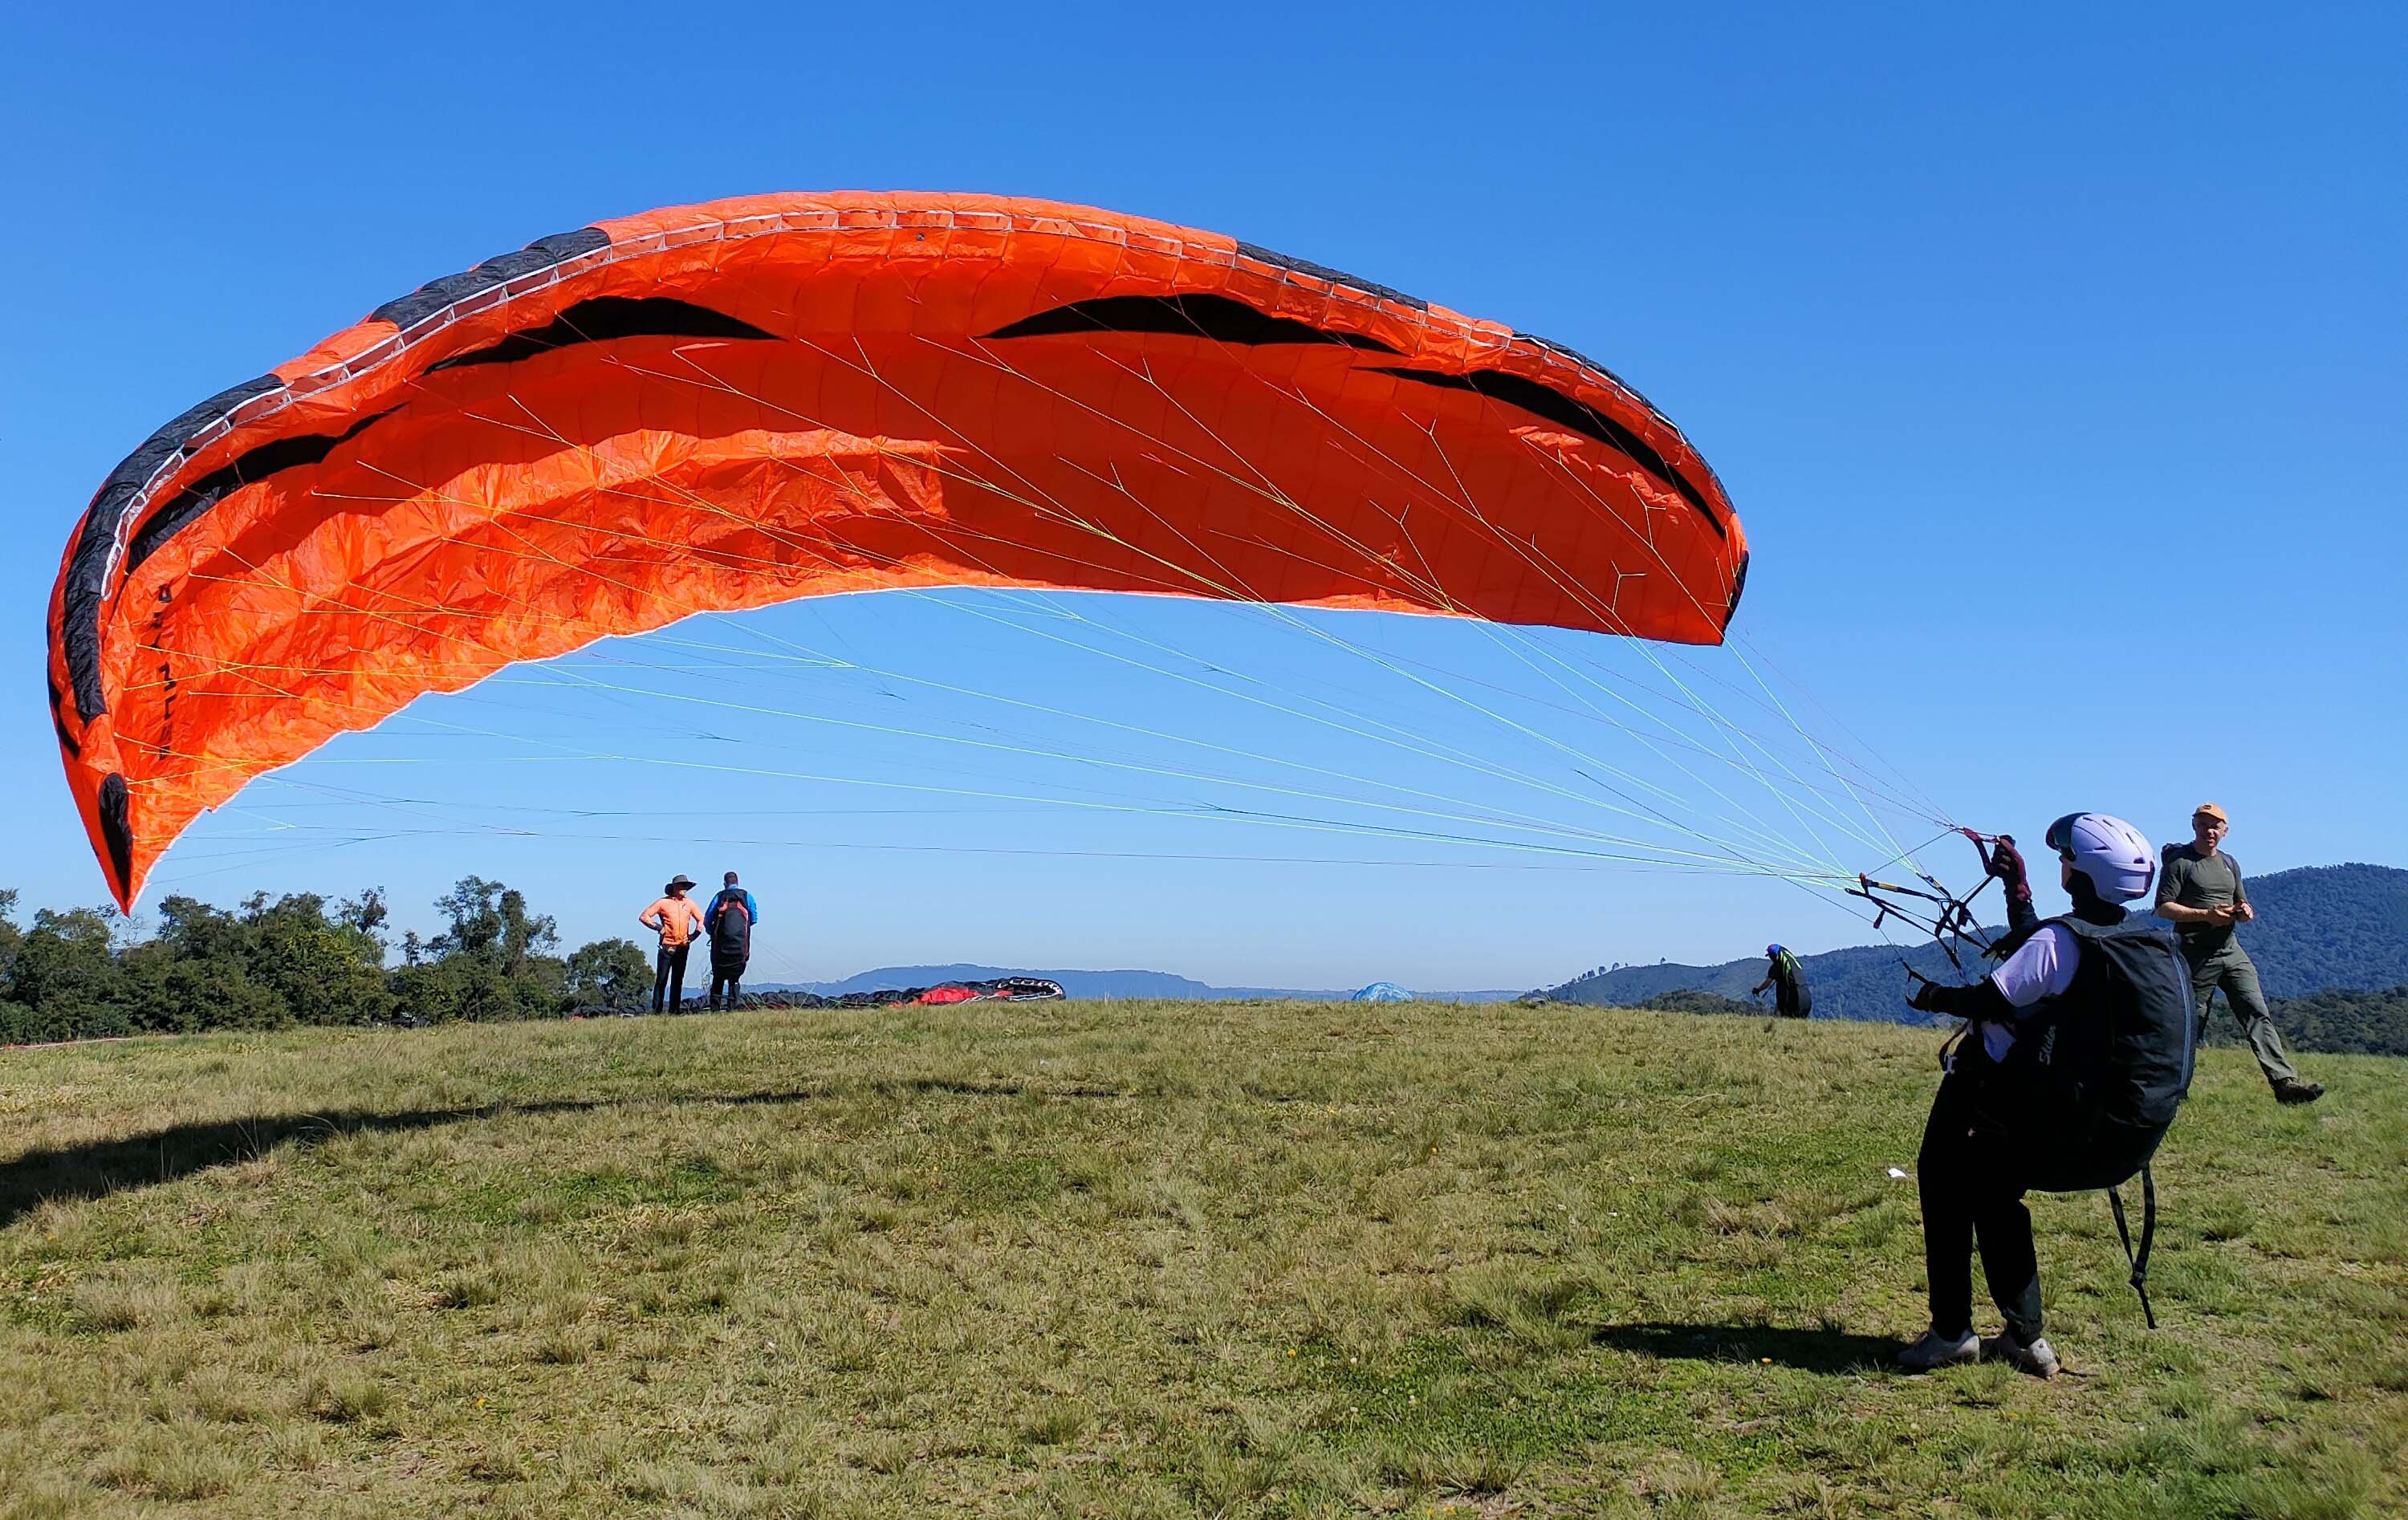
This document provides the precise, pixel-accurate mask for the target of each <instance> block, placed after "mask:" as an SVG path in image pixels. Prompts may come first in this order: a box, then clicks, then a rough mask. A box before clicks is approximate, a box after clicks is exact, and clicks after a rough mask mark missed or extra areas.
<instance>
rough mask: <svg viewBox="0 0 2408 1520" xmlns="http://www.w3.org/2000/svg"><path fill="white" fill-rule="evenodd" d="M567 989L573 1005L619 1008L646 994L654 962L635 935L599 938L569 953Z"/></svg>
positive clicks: (650, 984) (636, 1000)
mask: <svg viewBox="0 0 2408 1520" xmlns="http://www.w3.org/2000/svg"><path fill="white" fill-rule="evenodd" d="M566 972H567V974H566V978H565V984H566V985H565V991H566V997H568V999H569V1002H570V1004H571V1006H573V1007H589V1008H590V1007H598V1008H618V1007H622V1006H624V1005H629V1004H633V1003H636V1002H638V1001H639V1000H641V999H642V998H643V997H644V996H645V995H646V993H648V992H649V991H650V990H651V988H652V963H651V962H649V961H647V960H645V959H644V952H643V950H642V949H641V947H639V946H638V945H637V943H636V942H635V941H634V940H632V939H596V940H595V941H594V942H593V943H591V944H585V945H580V946H578V947H577V948H576V949H575V950H574V951H571V952H570V953H569V956H568V962H567V968H566Z"/></svg>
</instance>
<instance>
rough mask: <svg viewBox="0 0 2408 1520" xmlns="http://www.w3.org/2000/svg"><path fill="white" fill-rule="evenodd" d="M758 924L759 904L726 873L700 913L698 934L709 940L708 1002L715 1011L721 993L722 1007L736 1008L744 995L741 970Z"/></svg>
mask: <svg viewBox="0 0 2408 1520" xmlns="http://www.w3.org/2000/svg"><path fill="white" fill-rule="evenodd" d="M760 922H761V905H760V904H759V903H757V902H755V901H753V894H751V893H750V892H747V891H745V890H744V889H743V888H742V887H740V886H738V885H737V884H736V873H735V872H734V871H729V872H728V873H727V877H726V885H724V886H723V887H721V888H720V889H719V896H715V897H713V898H711V899H710V907H709V908H706V909H704V910H703V911H702V932H703V933H704V934H706V935H708V936H710V1006H711V1007H712V1008H719V1007H722V1006H723V1005H722V1004H721V1002H720V1000H719V998H720V994H721V992H722V991H723V990H724V991H725V993H726V995H727V1001H726V1003H725V1004H724V1006H725V1007H728V1008H734V1007H735V1006H736V1000H737V999H738V997H742V996H743V995H744V986H743V983H744V968H745V965H746V963H748V962H749V961H751V960H752V959H753V925H755V924H758V923H760Z"/></svg>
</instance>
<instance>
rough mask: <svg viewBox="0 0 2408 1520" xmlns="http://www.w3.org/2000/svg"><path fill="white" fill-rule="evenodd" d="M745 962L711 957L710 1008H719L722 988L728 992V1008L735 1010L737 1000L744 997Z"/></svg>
mask: <svg viewBox="0 0 2408 1520" xmlns="http://www.w3.org/2000/svg"><path fill="white" fill-rule="evenodd" d="M743 982H744V962H742V961H730V960H722V959H720V958H719V957H718V956H716V955H713V956H712V957H710V1006H711V1007H713V1008H717V1007H719V1006H720V1005H719V993H720V989H721V988H723V987H724V988H725V989H726V991H727V1006H728V1007H729V1008H734V1007H735V1006H736V999H738V997H743V996H744V987H743Z"/></svg>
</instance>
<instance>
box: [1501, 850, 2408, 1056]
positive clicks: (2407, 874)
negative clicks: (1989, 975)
mask: <svg viewBox="0 0 2408 1520" xmlns="http://www.w3.org/2000/svg"><path fill="white" fill-rule="evenodd" d="M2246 867H2247V862H2246V861H2245V860H2244V861H2243V868H2244V869H2245V868H2246ZM2244 881H2245V882H2246V884H2247V887H2248V891H2249V901H2250V904H2251V905H2252V906H2253V907H2255V908H2256V909H2257V915H2258V916H2257V920H2256V921H2255V922H2253V923H2249V924H2244V925H2242V926H2241V942H2242V944H2243V947H2244V948H2246V949H2247V950H2248V952H2249V956H2250V959H2252V960H2253V961H2255V962H2257V974H2258V977H2259V979H2260V980H2261V981H2262V982H2264V983H2265V987H2266V993H2267V996H2268V997H2292V998H2298V997H2312V996H2314V995H2315V994H2317V993H2322V992H2328V991H2332V990H2337V989H2338V990H2345V991H2374V990H2380V989H2383V988H2387V987H2396V986H2400V985H2401V984H2402V983H2408V870H2401V869H2399V868H2394V867H2390V866H2368V865H2358V864H2350V865H2343V866H2303V867H2300V868H2296V869H2292V870H2287V871H2275V872H2273V873H2272V874H2271V875H2268V876H2248V877H2245V878H2244ZM2048 896H2049V894H2048V893H2047V892H2046V891H2045V890H2043V893H2042V902H2043V903H2044V904H2045V902H2046V901H2047V897H2048ZM2152 916H2154V915H2152ZM1989 932H1990V933H1991V934H1992V935H1994V936H1995V935H1996V934H1998V933H1999V932H2000V930H1999V929H1998V928H1995V927H1994V928H1992V929H1991V930H1990V931H1989ZM1901 958H1903V960H1904V961H1905V963H1906V965H1907V966H1911V967H1913V968H1914V969H1915V970H1917V971H1919V972H1921V973H1922V974H1923V975H1925V976H1928V977H1931V978H1933V979H1934V980H1939V981H1963V980H1966V978H1965V977H1964V976H1960V975H1958V974H1957V973H1956V971H1955V968H1952V967H1951V966H1950V965H1949V964H1948V957H1947V955H1946V954H1945V953H1944V952H1942V950H1941V949H1940V948H1939V947H1938V946H1937V945H1934V944H1933V943H1931V942H1930V941H1929V940H1928V939H1926V940H1923V941H1921V942H1920V943H1910V942H1909V941H1908V940H1907V939H1906V938H1905V936H1904V935H1900V937H1899V944H1898V945H1897V946H1896V947H1892V946H1889V945H1857V946H1852V947H1850V948H1848V949H1845V950H1833V951H1826V952H1825V953H1823V954H1819V955H1801V956H1799V964H1801V965H1802V966H1804V968H1806V981H1807V984H1808V985H1809V986H1810V987H1812V988H1813V994H1814V1012H1815V1014H1816V1016H1818V1017H1828V1018H1849V1019H1874V1020H1880V1021H1884V1022H1887V1023H1898V1024H1923V1023H1928V1022H1929V1020H1928V1016H1927V1015H1924V1014H1921V1013H1917V1012H1915V1011H1913V1010H1911V1009H1909V1008H1908V1007H1907V1006H1906V988H1907V985H1908V981H1907V976H1906V970H1905V968H1904V967H1901V966H1900V965H1899V961H1900V959H1901ZM1982 964H1985V963H1983V962H1981V961H1980V960H1979V957H1978V953H1973V954H1969V955H1968V957H1967V966H1968V968H1969V970H1970V969H1971V968H1974V967H1977V966H1979V965H1982ZM1763 976H1764V957H1763V956H1762V955H1761V954H1754V955H1747V956H1743V957H1742V958H1740V959H1738V960H1733V961H1725V962H1723V963H1722V964H1721V965H1718V966H1674V965H1658V966H1625V967H1619V968H1612V969H1609V970H1605V971H1602V972H1598V971H1592V972H1590V973H1588V974H1587V975H1585V976H1580V977H1575V978H1573V979H1572V980H1571V981H1570V982H1563V983H1561V984H1559V985H1557V986H1555V987H1551V988H1549V989H1547V993H1546V995H1547V996H1548V997H1555V998H1558V999H1560V1000H1562V1001H1565V1002H1574V1003H1597V1004H1602V1005H1608V1006H1613V1007H1630V1006H1635V1005H1637V1004H1640V1003H1643V1002H1645V1001H1647V1000H1648V999H1649V998H1652V997H1661V996H1662V995H1664V994H1666V993H1670V992H1681V991H1695V992H1704V993H1713V994H1715V995H1718V996H1720V997H1736V998H1745V997H1748V996H1749V994H1748V989H1749V988H1751V987H1753V986H1755V985H1756V982H1758V981H1759V980H1761V979H1762V978H1763ZM1768 1006H1769V1005H1768Z"/></svg>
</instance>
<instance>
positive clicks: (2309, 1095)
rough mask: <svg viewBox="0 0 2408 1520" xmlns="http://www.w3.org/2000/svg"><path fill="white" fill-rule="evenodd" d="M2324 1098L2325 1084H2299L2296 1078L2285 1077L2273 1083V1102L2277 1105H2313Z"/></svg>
mask: <svg viewBox="0 0 2408 1520" xmlns="http://www.w3.org/2000/svg"><path fill="white" fill-rule="evenodd" d="M2324 1096H2325V1084H2324V1083H2320V1082H2301V1081H2300V1079H2299V1078H2297V1077H2285V1078H2283V1079H2282V1080H2281V1081H2279V1082H2277V1083H2274V1101H2275V1102H2277V1103H2313V1102H2315V1100H2316V1099H2317V1098H2320V1097H2324Z"/></svg>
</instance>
